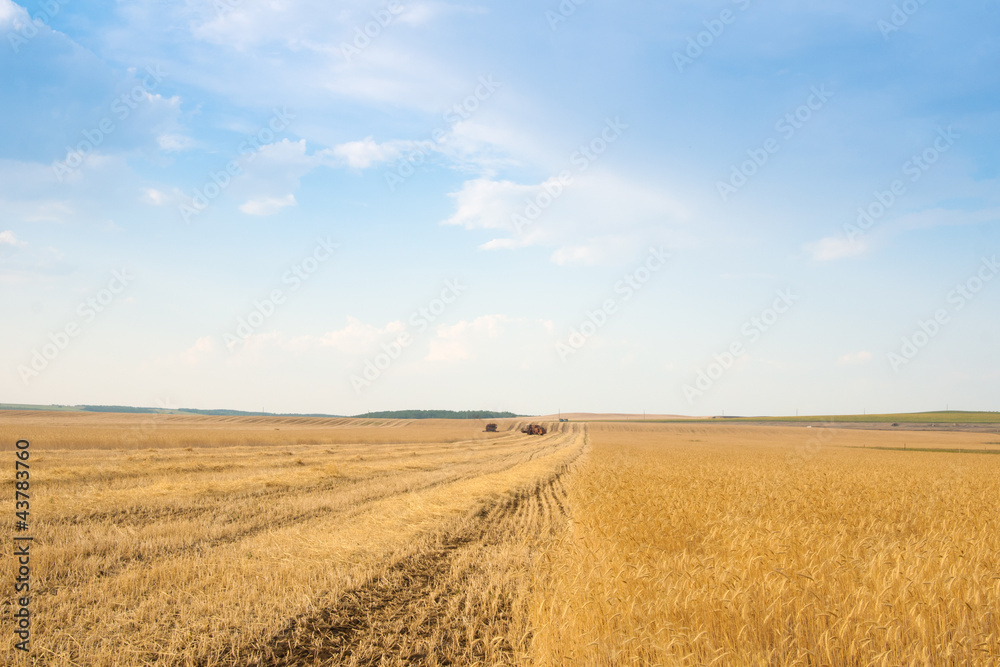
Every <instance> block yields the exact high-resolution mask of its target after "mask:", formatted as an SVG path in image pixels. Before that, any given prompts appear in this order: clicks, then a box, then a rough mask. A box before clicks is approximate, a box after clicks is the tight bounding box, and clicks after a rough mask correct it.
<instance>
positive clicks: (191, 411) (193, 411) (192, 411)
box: [0, 403, 343, 418]
mask: <svg viewBox="0 0 1000 667" xmlns="http://www.w3.org/2000/svg"><path fill="white" fill-rule="evenodd" d="M0 410H60V411H79V412H124V413H131V414H142V415H208V416H212V417H330V418H336V417H342V416H343V415H327V414H321V413H298V412H295V413H278V412H245V411H243V410H199V409H197V408H177V409H176V410H175V409H172V408H135V407H132V406H130V405H24V404H19V403H0Z"/></svg>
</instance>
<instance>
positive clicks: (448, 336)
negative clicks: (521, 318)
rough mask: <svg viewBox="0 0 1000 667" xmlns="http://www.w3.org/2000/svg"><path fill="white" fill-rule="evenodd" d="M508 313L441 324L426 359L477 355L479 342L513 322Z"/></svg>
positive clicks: (448, 358) (497, 333)
mask: <svg viewBox="0 0 1000 667" xmlns="http://www.w3.org/2000/svg"><path fill="white" fill-rule="evenodd" d="M512 321H514V320H511V318H509V317H507V316H506V315H483V316H481V317H477V318H476V319H474V320H471V321H467V320H462V321H461V322H458V323H456V324H452V325H444V326H440V327H438V328H437V330H436V336H435V337H434V338H433V339H432V340H431V341H430V350H429V351H428V352H427V356H426V357H425V358H424V360H425V361H461V360H468V359H473V358H475V356H476V347H477V344H478V343H480V342H482V340H484V339H487V338H497V337H498V336H500V334H501V333H502V332H503V328H504V325H506V324H508V323H510V322H512Z"/></svg>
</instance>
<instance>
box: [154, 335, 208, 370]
mask: <svg viewBox="0 0 1000 667" xmlns="http://www.w3.org/2000/svg"><path fill="white" fill-rule="evenodd" d="M215 351H216V345H215V341H214V340H213V338H212V337H211V336H202V337H201V338H199V339H198V340H196V341H195V342H194V345H192V346H191V347H189V348H187V349H185V350H182V351H180V352H178V353H177V354H172V355H170V356H166V357H160V358H158V359H154V360H153V361H152V362H150V363H149V364H148V365H145V366H144V367H147V368H148V367H153V368H170V367H174V366H197V365H199V364H200V363H201V362H203V361H205V360H206V359H208V358H209V357H210V356H211V355H212V353H214V352H215Z"/></svg>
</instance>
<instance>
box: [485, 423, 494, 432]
mask: <svg viewBox="0 0 1000 667" xmlns="http://www.w3.org/2000/svg"><path fill="white" fill-rule="evenodd" d="M486 432H487V433H496V432H497V425H496V424H487V425H486Z"/></svg>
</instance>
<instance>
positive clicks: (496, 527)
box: [223, 432, 582, 667]
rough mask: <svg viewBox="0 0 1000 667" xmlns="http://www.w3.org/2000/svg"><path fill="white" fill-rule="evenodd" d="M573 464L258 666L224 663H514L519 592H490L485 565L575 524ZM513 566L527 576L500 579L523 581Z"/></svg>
mask: <svg viewBox="0 0 1000 667" xmlns="http://www.w3.org/2000/svg"><path fill="white" fill-rule="evenodd" d="M559 435H566V433H565V432H563V433H559ZM572 435H576V434H572ZM554 440H559V441H563V438H554ZM581 452H582V449H581ZM578 457H579V454H577V457H575V458H574V459H573V461H575V459H576V458H578ZM573 461H569V462H567V463H564V464H562V465H561V466H560V467H559V468H558V469H557V470H556V471H554V472H553V473H551V474H550V475H549V476H547V477H545V478H543V479H541V480H539V481H537V482H536V483H535V484H534V486H531V487H528V488H525V489H521V490H519V491H518V492H516V493H514V494H512V495H510V496H507V497H506V498H503V499H501V500H498V501H496V502H494V503H492V504H490V505H486V506H483V507H481V508H479V510H478V511H476V512H474V513H472V514H471V516H470V517H468V518H467V519H466V520H465V521H464V522H461V523H460V524H459V525H458V526H457V527H456V528H454V529H453V530H452V531H451V532H448V533H445V534H444V535H442V536H439V537H438V538H437V539H436V540H433V541H431V542H430V544H429V545H428V546H427V547H425V548H424V549H423V550H421V551H418V552H416V553H414V554H412V555H409V556H406V557H404V558H402V559H401V560H399V561H397V562H396V563H394V564H392V565H391V566H390V567H389V568H388V569H387V570H386V571H385V573H384V574H383V575H382V576H380V577H378V578H375V579H372V580H371V581H369V582H367V583H366V584H364V585H362V586H360V587H358V588H355V589H354V590H351V591H348V592H347V593H345V594H344V595H343V596H342V597H341V598H340V599H339V600H338V601H337V603H336V604H335V605H333V606H330V607H327V608H325V609H323V610H321V611H319V612H317V613H314V614H312V615H309V616H306V617H302V618H297V619H292V620H291V621H289V623H288V624H287V625H286V627H285V628H284V629H283V630H281V631H280V632H278V633H277V634H276V635H275V636H274V637H273V638H272V639H271V641H270V642H268V648H267V649H266V650H265V652H264V655H263V656H262V657H261V658H260V659H259V660H255V661H251V662H246V661H242V662H232V663H226V662H223V664H234V665H241V666H242V667H290V666H298V665H316V664H329V665H351V666H356V667H367V666H374V665H403V664H414V663H418V664H424V663H428V664H439V665H465V664H471V663H475V662H482V661H486V662H488V663H489V664H513V663H514V662H515V661H516V653H517V648H518V647H515V646H512V645H511V644H510V642H509V641H508V639H507V637H506V631H507V630H508V629H509V627H510V625H511V624H512V623H513V622H515V619H514V615H515V614H516V611H517V610H516V608H515V607H516V595H517V590H516V587H515V586H499V587H497V588H496V589H495V590H493V591H492V593H490V592H486V593H485V595H483V587H482V586H481V581H479V580H480V579H482V578H483V577H484V576H489V573H485V572H484V571H483V569H482V567H483V566H481V563H483V562H485V561H487V560H489V559H488V558H485V557H484V556H486V555H487V554H489V553H490V552H491V551H497V550H502V549H505V548H509V547H510V545H512V544H523V545H527V546H526V547H525V549H526V551H527V552H529V553H533V551H534V549H532V545H537V544H539V543H540V542H541V541H543V540H544V539H545V538H546V537H548V536H551V535H553V534H555V533H557V532H558V531H559V530H560V529H561V527H562V526H563V525H564V523H565V518H566V493H565V490H564V488H563V483H562V478H563V476H564V475H565V473H566V472H567V471H568V469H569V467H570V465H572V463H573ZM508 565H509V567H510V568H511V569H513V570H519V569H520V570H524V571H520V572H516V573H515V572H508V573H500V575H498V576H500V577H501V579H503V575H504V574H506V576H507V579H510V578H515V579H516V576H517V575H518V574H520V575H524V574H525V572H526V571H527V569H528V564H527V563H525V562H521V563H516V562H515V563H509V564H508ZM519 566H520V567H519ZM503 580H504V581H506V579H503ZM477 584H479V585H477ZM477 595H479V598H478V599H477Z"/></svg>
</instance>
